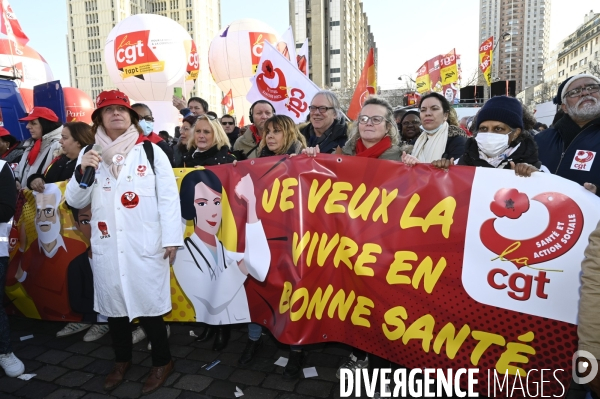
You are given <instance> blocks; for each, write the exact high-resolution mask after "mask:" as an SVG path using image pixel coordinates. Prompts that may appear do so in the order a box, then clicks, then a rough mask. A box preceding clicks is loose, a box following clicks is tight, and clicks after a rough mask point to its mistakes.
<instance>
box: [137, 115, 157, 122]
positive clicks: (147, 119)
mask: <svg viewBox="0 0 600 399" xmlns="http://www.w3.org/2000/svg"><path fill="white" fill-rule="evenodd" d="M140 119H143V120H145V121H146V122H154V118H153V117H151V116H150V115H146V116H140Z"/></svg>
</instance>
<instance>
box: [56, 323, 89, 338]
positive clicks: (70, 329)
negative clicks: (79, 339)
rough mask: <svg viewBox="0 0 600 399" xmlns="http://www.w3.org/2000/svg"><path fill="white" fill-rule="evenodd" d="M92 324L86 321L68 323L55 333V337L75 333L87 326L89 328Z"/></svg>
mask: <svg viewBox="0 0 600 399" xmlns="http://www.w3.org/2000/svg"><path fill="white" fill-rule="evenodd" d="M91 326H92V325H91V324H88V323H69V324H67V325H66V326H65V327H64V328H63V329H62V330H60V331H59V332H57V333H56V337H57V338H60V337H66V336H68V335H73V334H77V333H78V332H81V331H83V330H85V329H87V328H90V327H91Z"/></svg>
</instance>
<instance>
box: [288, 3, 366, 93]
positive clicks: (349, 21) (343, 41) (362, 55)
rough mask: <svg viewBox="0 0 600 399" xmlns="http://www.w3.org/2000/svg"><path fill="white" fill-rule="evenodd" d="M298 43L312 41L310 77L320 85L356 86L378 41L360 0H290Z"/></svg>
mask: <svg viewBox="0 0 600 399" xmlns="http://www.w3.org/2000/svg"><path fill="white" fill-rule="evenodd" d="M289 7H290V24H291V25H292V28H293V31H294V38H295V40H296V47H297V48H300V47H301V46H302V44H303V43H304V40H305V39H306V38H308V43H309V62H310V65H309V68H310V78H311V79H312V81H313V82H315V83H316V84H317V85H318V86H320V87H329V88H353V87H354V86H355V85H356V83H357V81H358V79H359V78H360V74H361V72H362V68H363V66H364V63H365V60H366V58H367V54H368V53H369V49H370V48H371V47H372V48H374V53H375V64H377V45H376V43H375V37H374V36H373V33H372V32H371V27H370V26H369V21H368V18H367V14H366V13H365V12H364V10H363V4H362V1H359V0H329V1H328V0H290V1H289Z"/></svg>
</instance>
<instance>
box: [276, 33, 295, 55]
mask: <svg viewBox="0 0 600 399" xmlns="http://www.w3.org/2000/svg"><path fill="white" fill-rule="evenodd" d="M276 47H277V50H278V51H279V52H280V53H281V54H283V55H284V56H285V58H287V59H288V60H290V62H292V63H294V61H293V60H295V59H296V58H297V55H296V42H294V32H293V31H292V27H291V25H290V27H289V28H288V29H287V30H286V31H285V32H284V33H283V35H281V37H280V38H279V41H278V42H277V45H276Z"/></svg>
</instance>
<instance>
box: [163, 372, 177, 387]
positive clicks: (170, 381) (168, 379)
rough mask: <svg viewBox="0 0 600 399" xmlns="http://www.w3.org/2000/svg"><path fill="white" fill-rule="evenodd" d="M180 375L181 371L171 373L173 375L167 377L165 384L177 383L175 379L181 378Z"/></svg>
mask: <svg viewBox="0 0 600 399" xmlns="http://www.w3.org/2000/svg"><path fill="white" fill-rule="evenodd" d="M179 377H181V374H180V373H171V375H170V376H169V377H168V378H167V380H166V381H165V383H164V384H163V386H165V387H170V386H171V385H173V384H174V383H175V381H177V380H178V379H179Z"/></svg>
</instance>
